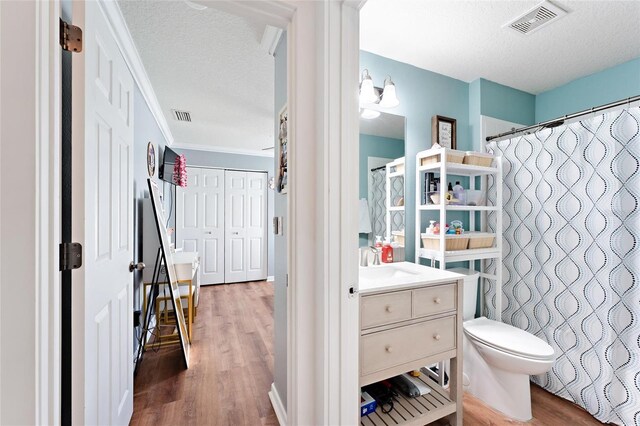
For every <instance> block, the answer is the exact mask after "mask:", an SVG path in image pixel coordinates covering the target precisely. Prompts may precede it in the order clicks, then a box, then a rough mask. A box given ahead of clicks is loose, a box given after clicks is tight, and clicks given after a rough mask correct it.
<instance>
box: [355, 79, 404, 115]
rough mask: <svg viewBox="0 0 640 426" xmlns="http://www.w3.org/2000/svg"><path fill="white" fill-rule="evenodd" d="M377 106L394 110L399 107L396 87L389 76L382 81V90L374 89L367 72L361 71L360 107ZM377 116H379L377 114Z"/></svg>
mask: <svg viewBox="0 0 640 426" xmlns="http://www.w3.org/2000/svg"><path fill="white" fill-rule="evenodd" d="M367 104H378V105H380V106H381V107H383V108H395V107H397V106H398V105H400V101H399V100H398V97H397V96H396V85H395V84H394V83H393V81H392V80H391V77H390V76H387V78H385V79H384V88H380V87H375V86H374V84H373V79H372V78H371V75H369V70H367V69H365V70H363V71H362V78H361V80H360V105H361V106H363V105H367ZM378 115H379V114H378ZM363 117H364V115H363Z"/></svg>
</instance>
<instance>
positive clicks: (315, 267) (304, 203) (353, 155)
mask: <svg viewBox="0 0 640 426" xmlns="http://www.w3.org/2000/svg"><path fill="white" fill-rule="evenodd" d="M200 1H203V2H204V0H200ZM102 3H103V6H105V4H107V5H108V4H109V2H105V1H103V2H102ZM363 4H364V2H363V1H361V0H342V1H330V2H307V1H283V0H279V1H263V2H252V1H247V2H233V1H228V0H224V1H218V2H216V7H218V8H222V9H224V8H227V9H228V10H229V11H231V12H232V13H235V14H239V15H244V16H256V14H258V16H260V17H261V18H263V19H264V18H267V19H269V20H270V21H271V22H272V23H274V24H276V25H278V26H280V27H282V26H285V27H286V28H287V36H288V76H289V77H288V79H289V82H288V93H289V102H288V104H289V110H290V117H291V124H290V132H291V141H292V146H291V150H290V153H289V155H290V164H291V170H290V197H291V198H290V199H291V201H292V202H290V203H289V217H290V233H289V236H288V240H289V252H288V255H287V257H288V259H289V267H290V268H289V277H290V283H291V285H290V286H289V294H288V303H287V311H288V312H287V318H288V330H287V335H288V343H287V346H288V360H289V363H288V366H287V370H288V392H287V393H288V396H289V398H288V405H289V406H288V407H287V421H288V423H289V424H352V423H357V420H358V417H359V409H358V398H357V396H358V371H359V369H358V339H357V337H358V327H357V324H358V307H359V302H358V297H357V289H358V266H357V265H358V263H357V247H358V242H357V238H358V237H357V235H358V234H357V229H358V227H357V202H358V201H357V200H358V197H357V195H358V187H357V179H358V174H357V168H356V167H355V165H356V164H357V158H358V143H357V141H358V127H359V126H358V99H357V88H358V68H359V9H360V7H361V6H362V5H363ZM107 7H108V6H107ZM59 14H60V8H59V2H58V1H54V2H50V3H38V11H37V12H36V17H37V21H36V22H37V25H42V24H43V23H45V24H46V26H45V27H41V28H34V30H35V32H36V36H37V37H38V40H39V43H38V45H37V46H36V52H37V55H38V57H39V58H44V59H45V60H46V61H48V62H47V63H50V61H52V60H54V61H55V59H52V58H54V57H57V56H58V54H59V52H60V50H59V49H60V48H59V46H57V43H54V42H53V40H56V41H57V37H52V35H53V33H55V32H56V31H55V30H56V28H57V26H56V23H57V20H58V18H59ZM42 33H45V35H43V34H42ZM119 35H120V36H122V35H123V34H119ZM127 35H128V34H127ZM128 36H129V37H130V35H128ZM116 38H117V39H118V37H116ZM123 55H124V56H125V58H127V55H126V54H124V52H123ZM42 65H43V64H39V66H38V67H37V69H38V71H37V72H38V77H39V78H38V83H37V87H38V88H41V87H40V82H42V81H48V82H51V81H52V80H53V79H54V76H55V74H54V75H53V76H52V75H50V74H47V72H49V71H54V70H55V69H58V70H59V64H58V65H56V64H55V63H54V64H53V70H50V69H47V70H46V71H47V72H45V71H44V68H45V67H43V66H42ZM56 67H57V68H56ZM302 70H304V72H302ZM134 74H135V73H134ZM54 81H55V80H54ZM136 81H137V79H136ZM319 82H320V83H322V85H320V84H318V83H319ZM53 86H55V85H53V84H52V85H51V87H47V89H46V90H38V93H37V97H38V102H39V105H40V106H41V107H42V108H43V109H42V110H39V112H40V113H42V114H44V116H45V117H46V121H47V123H48V127H47V131H46V133H44V130H43V129H44V128H45V127H43V125H44V124H43V123H40V121H42V120H36V121H37V123H36V125H37V127H36V128H37V129H38V132H40V133H41V134H42V135H46V138H45V139H43V138H42V137H39V138H38V141H37V147H38V149H39V152H40V153H41V159H40V160H39V166H46V167H45V168H42V169H40V170H41V172H40V173H41V175H38V176H39V178H40V181H39V184H38V186H37V188H38V190H37V193H36V196H37V197H38V199H39V200H45V201H46V203H39V208H40V209H41V210H40V214H39V222H38V223H39V226H38V229H37V234H38V238H37V241H36V242H35V243H34V246H33V247H30V249H31V250H32V251H33V250H35V252H36V253H37V254H36V264H37V267H38V268H39V269H38V270H39V271H40V274H41V275H42V276H43V277H44V278H41V277H40V276H39V277H38V280H37V283H36V287H37V292H38V294H39V295H40V296H41V297H46V300H47V303H45V302H44V301H43V300H38V301H36V304H37V306H36V310H37V311H38V312H37V314H38V316H37V321H38V324H41V326H40V327H38V326H36V330H34V331H35V332H36V333H35V335H36V345H37V348H38V354H37V358H38V363H37V365H36V371H37V372H36V375H37V376H38V380H37V383H34V384H33V386H34V388H35V390H36V392H37V393H38V396H39V398H38V404H37V408H36V411H37V419H38V420H39V421H38V423H40V422H41V423H57V421H59V410H57V409H58V407H59V401H58V402H56V394H57V392H55V390H56V387H55V386H56V383H59V377H60V376H59V363H58V364H56V362H55V359H51V358H49V353H51V352H53V351H54V350H55V349H56V348H59V337H60V336H59V335H57V334H56V333H55V329H56V326H55V324H58V321H50V315H54V316H55V315H57V313H56V312H55V309H56V308H57V305H56V304H55V302H56V300H57V299H56V296H57V294H54V293H55V292H54V291H51V289H52V287H51V283H55V282H56V280H57V279H58V274H57V268H53V265H57V264H56V263H55V259H56V253H57V251H56V250H55V248H56V247H55V246H56V245H57V242H58V241H59V236H58V235H56V234H55V232H56V231H55V229H52V228H56V227H55V226H53V223H52V222H51V221H52V220H53V217H54V216H50V215H49V213H51V214H56V213H57V212H58V211H59V209H57V208H56V206H57V204H56V202H57V201H56V200H57V195H59V189H58V188H57V187H55V185H54V184H53V182H56V181H55V179H56V178H57V176H58V175H59V165H58V164H57V163H55V161H56V158H55V156H54V155H53V153H52V151H56V150H55V149H53V147H54V145H49V149H50V150H49V152H46V146H47V144H48V143H50V142H53V141H55V140H56V139H55V138H56V137H57V136H56V131H55V130H56V129H55V126H57V124H56V123H57V122H56V121H55V120H58V121H59V118H60V106H59V102H57V101H56V99H57V100H59V97H58V98H56V95H55V94H52V93H51V91H52V90H54V89H53ZM45 105H46V107H45ZM52 126H53V127H52ZM161 127H162V126H161ZM57 133H58V134H59V132H57ZM169 141H171V139H169ZM56 167H58V169H56ZM294 194H295V195H294ZM292 236H305V238H302V237H300V238H293V237H292ZM52 253H53V255H52ZM54 269H55V273H53V272H52V271H53V270H54ZM52 280H53V281H52ZM350 289H353V294H352V295H350V293H349V290H350ZM50 308H51V309H50ZM51 310H53V311H54V312H51ZM54 319H55V317H54ZM42 326H45V328H44V329H42ZM310 384H312V386H310ZM44 400H46V403H45V402H44Z"/></svg>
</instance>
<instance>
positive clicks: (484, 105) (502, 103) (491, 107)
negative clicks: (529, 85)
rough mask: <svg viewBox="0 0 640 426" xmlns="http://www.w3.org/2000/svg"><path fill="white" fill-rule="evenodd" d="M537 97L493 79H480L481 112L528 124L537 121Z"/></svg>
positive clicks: (501, 118)
mask: <svg viewBox="0 0 640 426" xmlns="http://www.w3.org/2000/svg"><path fill="white" fill-rule="evenodd" d="M535 104H536V97H535V96H534V95H532V94H531V93H527V92H523V91H522V90H517V89H513V88H511V87H508V86H504V85H502V84H498V83H494V82H493V81H489V80H485V79H484V78H481V79H480V114H482V115H486V116H489V117H494V118H499V119H500V120H505V121H511V122H512V123H521V124H526V125H531V124H534V122H535Z"/></svg>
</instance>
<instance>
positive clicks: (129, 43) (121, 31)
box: [99, 0, 174, 146]
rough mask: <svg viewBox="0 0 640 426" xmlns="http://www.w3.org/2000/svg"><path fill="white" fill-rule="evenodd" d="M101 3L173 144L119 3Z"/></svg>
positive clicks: (169, 143) (120, 46)
mask: <svg viewBox="0 0 640 426" xmlns="http://www.w3.org/2000/svg"><path fill="white" fill-rule="evenodd" d="M99 4H100V6H101V7H102V10H103V11H104V13H105V16H106V17H107V20H108V21H109V23H110V24H111V30H112V31H113V36H114V38H115V40H116V43H117V44H118V47H119V48H120V52H121V53H122V56H123V57H124V60H125V62H126V63H127V65H128V66H129V69H130V70H131V74H133V78H134V80H135V81H136V83H137V84H138V88H140V92H142V96H143V97H144V100H145V101H146V102H147V105H148V106H149V109H150V110H151V114H152V115H153V117H154V118H155V120H156V122H157V123H158V126H159V127H160V131H161V132H162V135H163V136H164V138H165V140H166V141H167V145H168V146H173V144H174V139H173V135H172V134H171V129H170V128H169V123H167V119H166V118H165V116H164V113H163V112H162V107H160V102H158V98H157V97H156V92H155V91H154V90H153V86H152V85H151V80H149V75H148V74H147V71H146V69H145V68H144V64H143V63H142V59H141V58H140V54H139V53H138V49H137V48H136V45H135V43H134V42H133V38H132V37H131V33H130V32H129V28H128V27H127V24H126V21H125V20H124V16H123V15H122V11H121V10H120V7H119V6H118V3H117V2H116V1H115V0H113V1H111V0H100V1H99Z"/></svg>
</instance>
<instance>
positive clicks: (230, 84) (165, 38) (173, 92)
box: [119, 0, 274, 150]
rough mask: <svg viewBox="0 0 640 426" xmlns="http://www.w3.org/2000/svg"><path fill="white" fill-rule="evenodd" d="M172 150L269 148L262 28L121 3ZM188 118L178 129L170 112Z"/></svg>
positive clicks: (270, 109) (269, 91) (154, 4)
mask: <svg viewBox="0 0 640 426" xmlns="http://www.w3.org/2000/svg"><path fill="white" fill-rule="evenodd" d="M119 4H120V8H121V9H122V14H123V15H124V17H125V20H126V22H127V25H128V27H129V31H130V32H131V35H132V37H133V41H134V42H135V44H136V47H137V48H138V51H139V53H140V57H141V58H142V62H143V63H144V66H145V68H146V70H147V73H148V75H149V79H150V80H151V84H152V86H153V88H154V90H155V92H156V95H157V97H158V101H159V102H160V106H161V107H162V110H163V111H164V114H165V117H166V119H167V121H168V123H169V127H170V128H171V133H172V134H173V136H174V139H175V142H176V144H178V145H179V144H188V145H203V146H207V147H221V148H231V149H241V150H261V149H262V148H265V147H271V146H273V140H274V139H273V138H274V100H273V96H274V59H273V57H272V56H270V55H268V54H267V53H266V52H265V51H263V50H260V41H261V38H262V34H263V32H264V28H265V26H264V24H259V23H253V22H248V21H247V20H246V19H244V18H240V17H237V16H234V15H230V14H227V13H224V12H221V11H218V10H215V9H212V8H208V9H205V10H201V11H199V10H195V9H193V8H191V7H189V6H188V5H187V4H186V3H185V2H183V1H141V0H121V1H119ZM172 109H178V110H185V111H189V112H190V113H191V119H192V120H193V121H192V122H191V123H183V122H178V121H176V120H175V118H174V117H173V115H172V113H171V110H172Z"/></svg>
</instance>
